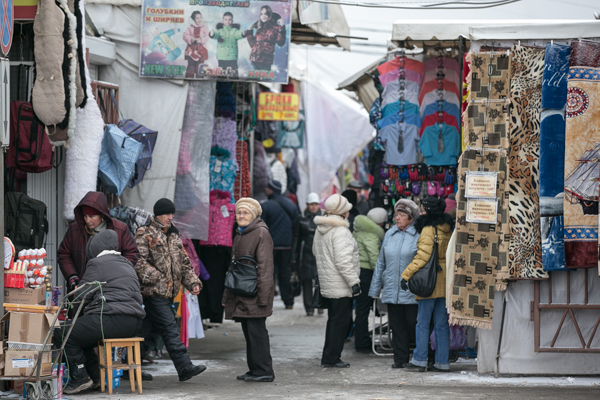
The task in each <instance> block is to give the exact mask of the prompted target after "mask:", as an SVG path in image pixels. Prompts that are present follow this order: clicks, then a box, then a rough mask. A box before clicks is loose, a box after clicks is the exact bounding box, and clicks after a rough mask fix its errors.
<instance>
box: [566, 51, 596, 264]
mask: <svg viewBox="0 0 600 400" xmlns="http://www.w3.org/2000/svg"><path fill="white" fill-rule="evenodd" d="M569 64H570V67H569V75H568V90H567V111H566V114H567V123H566V131H565V200H564V203H563V204H564V232H565V234H564V238H565V258H566V264H567V268H588V267H595V266H597V265H598V169H599V167H598V154H599V153H598V148H597V147H595V144H596V142H600V129H598V121H600V44H599V43H595V42H586V41H579V40H573V41H572V42H571V55H570V60H569Z"/></svg>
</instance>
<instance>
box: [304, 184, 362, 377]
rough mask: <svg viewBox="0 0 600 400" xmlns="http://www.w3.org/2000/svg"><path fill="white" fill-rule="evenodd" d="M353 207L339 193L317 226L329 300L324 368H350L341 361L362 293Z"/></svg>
mask: <svg viewBox="0 0 600 400" xmlns="http://www.w3.org/2000/svg"><path fill="white" fill-rule="evenodd" d="M351 208H352V204H350V203H348V200H346V198H345V197H342V196H340V195H339V194H334V195H332V196H330V197H329V198H328V199H327V200H326V201H325V216H323V217H315V219H314V222H315V224H316V225H317V230H316V232H315V239H314V242H313V254H314V255H315V258H316V261H317V271H318V276H319V285H320V287H321V295H322V296H323V297H325V298H326V299H327V308H328V313H327V315H328V319H327V330H326V331H325V346H324V347H323V356H322V358H321V367H324V368H333V367H335V368H348V367H349V366H350V364H349V363H346V362H343V361H342V360H341V358H340V357H341V355H342V350H343V348H344V341H345V340H346V336H347V335H348V330H349V329H350V325H351V324H352V301H353V297H355V296H358V295H359V294H360V286H359V283H360V279H359V277H358V275H359V271H360V259H359V257H358V245H357V244H356V240H354V237H353V236H352V233H351V232H350V229H348V227H349V223H348V221H347V219H346V218H347V217H348V212H349V211H350V209H351Z"/></svg>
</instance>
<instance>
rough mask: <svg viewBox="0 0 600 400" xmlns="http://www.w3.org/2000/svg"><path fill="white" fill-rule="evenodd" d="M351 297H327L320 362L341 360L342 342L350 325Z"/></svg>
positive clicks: (327, 362) (332, 362) (329, 362)
mask: <svg viewBox="0 0 600 400" xmlns="http://www.w3.org/2000/svg"><path fill="white" fill-rule="evenodd" d="M353 300H354V299H353V298H352V297H342V298H341V299H328V301H329V307H328V310H327V330H326V331H325V346H324V347H323V356H322V357H321V364H330V365H331V364H336V363H339V362H340V361H341V356H342V350H343V349H344V342H345V341H346V338H347V337H348V330H349V329H350V325H352V302H353Z"/></svg>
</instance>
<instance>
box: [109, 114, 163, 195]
mask: <svg viewBox="0 0 600 400" xmlns="http://www.w3.org/2000/svg"><path fill="white" fill-rule="evenodd" d="M117 126H118V127H119V128H121V130H122V131H123V132H125V133H126V134H128V135H129V137H131V138H133V139H135V140H137V141H138V142H140V143H141V144H142V145H143V146H144V147H143V150H142V154H140V157H139V158H138V160H137V161H136V163H135V175H134V176H133V179H132V180H131V182H129V187H131V188H132V187H134V186H135V185H137V184H138V183H140V182H141V181H142V179H144V174H146V171H148V170H149V169H150V168H152V151H153V150H154V145H155V144H156V139H157V136H158V132H157V131H154V130H152V129H149V128H146V127H145V126H144V125H140V124H138V123H137V122H135V121H134V120H132V119H122V120H121V121H119V123H118V124H117Z"/></svg>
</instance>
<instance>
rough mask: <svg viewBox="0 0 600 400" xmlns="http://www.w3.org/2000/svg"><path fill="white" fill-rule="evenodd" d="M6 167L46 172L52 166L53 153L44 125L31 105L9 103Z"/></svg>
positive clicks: (26, 103)
mask: <svg viewBox="0 0 600 400" xmlns="http://www.w3.org/2000/svg"><path fill="white" fill-rule="evenodd" d="M6 165H8V166H9V167H12V168H18V169H20V170H22V171H25V172H32V173H39V172H44V171H48V170H49V169H50V168H52V166H53V165H54V151H53V150H52V145H51V144H50V141H49V140H48V136H47V135H46V134H45V133H44V124H43V123H42V122H41V121H40V120H38V119H37V117H36V116H35V114H34V113H33V107H32V106H31V103H28V102H26V101H13V102H11V103H10V144H9V146H8V154H7V157H6Z"/></svg>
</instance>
